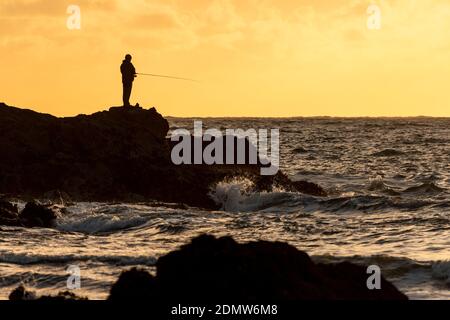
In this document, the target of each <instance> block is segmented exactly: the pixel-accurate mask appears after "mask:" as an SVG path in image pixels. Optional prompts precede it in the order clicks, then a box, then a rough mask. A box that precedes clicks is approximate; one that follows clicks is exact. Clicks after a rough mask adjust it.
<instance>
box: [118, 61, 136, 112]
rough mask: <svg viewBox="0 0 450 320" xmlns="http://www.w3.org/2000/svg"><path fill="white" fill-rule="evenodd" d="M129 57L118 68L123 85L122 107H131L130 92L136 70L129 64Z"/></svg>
mask: <svg viewBox="0 0 450 320" xmlns="http://www.w3.org/2000/svg"><path fill="white" fill-rule="evenodd" d="M131 59H132V57H131V55H129V54H127V55H126V56H125V60H123V62H122V65H121V66H120V72H121V73H122V83H123V106H124V107H131V105H130V96H131V90H132V89H133V81H134V78H135V77H137V75H136V69H135V68H134V66H133V64H132V63H131Z"/></svg>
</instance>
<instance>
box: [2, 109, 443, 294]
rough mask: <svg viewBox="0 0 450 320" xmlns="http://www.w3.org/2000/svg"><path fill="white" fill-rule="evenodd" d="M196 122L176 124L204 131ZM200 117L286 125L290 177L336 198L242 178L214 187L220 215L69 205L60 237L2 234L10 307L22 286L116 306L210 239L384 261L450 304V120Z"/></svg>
mask: <svg viewBox="0 0 450 320" xmlns="http://www.w3.org/2000/svg"><path fill="white" fill-rule="evenodd" d="M194 120H200V119H186V118H184V119H179V118H170V119H169V122H170V127H171V130H172V131H173V130H175V129H179V128H185V129H188V130H193V126H194ZM201 120H202V121H203V123H204V126H205V128H217V129H219V130H226V129H239V128H241V129H244V130H247V129H279V130H280V169H281V170H282V171H283V172H284V173H286V174H287V175H288V176H289V177H290V179H292V180H307V181H310V182H314V183H317V184H319V185H321V186H322V187H323V188H324V189H325V190H326V191H327V192H328V196H327V197H314V196H310V195H304V194H300V193H294V192H287V191H286V190H283V188H282V187H277V188H274V190H273V191H272V192H255V191H253V190H252V182H251V181H249V180H247V179H245V178H243V177H236V178H235V179H234V180H228V181H222V182H219V183H217V184H216V185H213V186H210V193H209V196H210V197H211V198H212V199H214V200H215V201H216V202H217V203H218V205H219V206H220V207H221V209H220V210H217V211H208V210H203V209H198V208H184V209H180V206H174V205H173V204H161V203H155V202H152V201H150V199H149V201H148V202H146V203H139V204H130V203H64V201H62V202H61V203H58V204H57V205H58V206H59V208H60V211H61V217H60V218H59V219H58V222H57V226H56V228H54V229H39V228H33V229H28V228H17V227H4V226H1V227H0V299H7V298H8V295H9V293H10V292H11V290H13V289H14V288H16V287H17V286H18V285H20V284H23V285H25V286H26V287H27V288H28V289H30V290H33V291H35V292H36V293H37V294H55V293H57V292H59V291H65V290H67V288H68V286H69V288H72V289H74V291H73V292H74V293H76V294H78V295H80V296H86V297H89V298H90V299H106V298H107V297H108V292H109V289H110V287H111V285H112V284H113V283H114V282H115V281H116V280H117V277H118V276H119V274H120V273H121V272H122V271H124V270H128V269H130V268H132V267H135V266H136V267H140V268H144V269H147V270H149V271H150V272H155V267H154V266H155V263H156V261H157V259H158V257H160V256H162V255H164V254H166V253H168V252H170V251H172V250H175V249H177V248H179V247H180V246H181V245H183V244H186V243H188V242H189V241H190V240H191V239H192V238H193V237H196V236H198V235H200V234H204V233H208V234H212V235H216V236H232V237H233V238H234V239H236V240H237V241H239V242H249V241H257V240H269V241H283V242H288V243H290V244H291V245H293V246H295V247H297V248H298V249H300V250H303V251H305V252H307V253H308V254H309V255H310V256H311V257H312V258H313V259H314V260H315V261H318V262H327V263H334V262H340V261H351V262H354V263H357V264H362V265H367V266H368V265H377V266H379V267H380V269H381V272H382V275H383V276H384V277H385V278H386V279H388V280H390V281H391V282H392V283H394V284H395V285H396V286H397V287H398V288H399V289H400V290H401V291H402V292H404V293H405V294H406V295H407V296H408V297H409V298H410V299H450V119H449V118H425V117H423V118H422V117H420V118H328V117H324V118H287V119H266V118H244V119H243V118H232V119H228V118H227V119H224V118H208V119H201ZM155 183H157V181H155ZM174 192H175V191H174ZM17 204H18V205H19V207H23V206H24V205H25V203H22V202H17ZM180 267H182V266H180ZM74 270H75V271H74ZM74 276H76V277H78V276H79V278H78V279H79V280H80V281H79V283H78V285H77V282H76V281H75V282H74V281H73V280H74ZM74 285H75V287H73V286H74Z"/></svg>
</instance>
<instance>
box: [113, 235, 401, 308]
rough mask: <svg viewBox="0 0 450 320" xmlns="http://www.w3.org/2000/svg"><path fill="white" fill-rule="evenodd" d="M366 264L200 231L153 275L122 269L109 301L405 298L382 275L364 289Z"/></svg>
mask: <svg viewBox="0 0 450 320" xmlns="http://www.w3.org/2000/svg"><path fill="white" fill-rule="evenodd" d="M367 278H368V275H367V273H366V268H364V267H362V266H358V265H355V264H351V263H339V264H328V265H326V264H315V263H314V262H313V261H312V260H311V259H310V257H309V256H308V255H307V254H306V253H304V252H302V251H299V250H297V249H296V248H294V247H292V246H290V245H288V244H285V243H279V242H264V241H260V242H254V243H248V244H238V243H236V242H235V241H234V240H233V239H232V238H228V237H225V238H220V239H216V238H214V237H212V236H200V237H198V238H196V239H194V240H193V241H192V243H191V244H188V245H186V246H184V247H182V248H181V249H180V250H178V251H174V252H171V253H169V254H167V255H166V256H163V257H161V258H160V259H159V260H158V262H157V275H156V277H153V276H151V275H149V274H147V273H146V272H145V271H142V270H137V269H133V270H130V271H126V272H124V273H122V275H121V276H120V278H119V280H118V281H117V282H116V283H115V284H114V286H113V287H112V289H111V292H110V297H109V299H110V300H114V301H116V300H127V299H131V300H145V301H148V303H153V302H154V301H155V300H161V301H183V302H187V301H189V302H214V303H217V302H218V301H241V302H261V301H299V300H406V299H407V297H406V296H405V295H404V294H402V293H401V292H400V291H398V290H397V289H396V288H395V287H394V286H393V285H392V284H391V283H389V282H388V281H386V280H385V279H384V278H383V279H382V282H381V288H382V289H381V290H369V289H368V288H367V285H366V282H367Z"/></svg>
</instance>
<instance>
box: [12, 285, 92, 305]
mask: <svg viewBox="0 0 450 320" xmlns="http://www.w3.org/2000/svg"><path fill="white" fill-rule="evenodd" d="M9 300H10V301H40V302H57V301H80V300H88V299H87V298H85V297H79V296H77V295H76V294H74V293H73V292H70V291H64V292H59V293H58V294H57V295H55V296H50V295H44V296H38V295H37V294H36V293H35V292H33V291H29V290H27V289H26V288H25V287H24V286H23V285H20V286H18V287H17V288H16V289H14V290H13V291H12V292H11V293H10V294H9Z"/></svg>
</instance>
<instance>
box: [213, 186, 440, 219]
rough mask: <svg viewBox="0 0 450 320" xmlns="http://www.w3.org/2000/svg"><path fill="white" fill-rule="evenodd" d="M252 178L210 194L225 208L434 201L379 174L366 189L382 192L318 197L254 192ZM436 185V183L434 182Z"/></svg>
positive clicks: (408, 205)
mask: <svg viewBox="0 0 450 320" xmlns="http://www.w3.org/2000/svg"><path fill="white" fill-rule="evenodd" d="M251 186H252V184H251V182H249V181H247V180H246V179H242V180H239V179H235V180H233V181H230V182H221V183H219V184H217V185H216V187H215V188H214V189H213V190H212V191H211V193H210V196H211V198H212V199H213V200H214V201H215V202H216V203H217V204H219V205H221V210H223V211H227V212H257V211H262V210H273V211H275V212H294V211H298V210H299V209H301V210H306V211H311V210H320V211H325V212H336V213H337V212H340V213H343V212H352V211H362V212H373V211H377V210H382V209H385V210H388V209H407V210H417V209H420V208H423V207H427V206H430V205H436V204H437V203H436V202H433V201H429V200H426V199H424V200H421V199H416V198H410V197H405V198H402V197H400V195H401V194H402V193H401V192H397V191H396V190H394V189H393V188H391V187H389V186H387V185H386V184H385V183H384V181H383V180H382V179H381V178H377V179H374V180H372V181H371V182H370V183H369V186H368V189H369V190H372V191H382V193H384V194H375V195H374V194H367V195H361V194H356V193H354V192H351V193H347V194H341V195H339V196H337V197H328V198H318V197H313V196H308V195H305V194H301V193H294V192H285V191H283V190H279V191H277V192H253V191H252V188H251ZM435 187H436V188H438V187H437V186H435ZM433 190H434V191H436V190H437V189H435V188H433V187H431V186H429V185H428V186H424V187H423V189H421V188H417V189H414V188H413V189H409V190H407V191H403V192H406V193H407V194H412V193H413V192H414V191H415V192H422V193H426V192H428V193H430V192H432V191H433Z"/></svg>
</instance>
